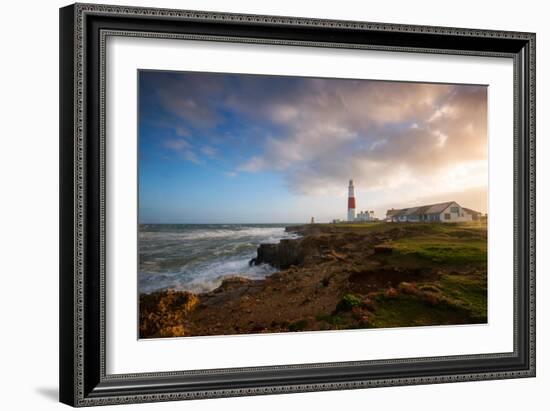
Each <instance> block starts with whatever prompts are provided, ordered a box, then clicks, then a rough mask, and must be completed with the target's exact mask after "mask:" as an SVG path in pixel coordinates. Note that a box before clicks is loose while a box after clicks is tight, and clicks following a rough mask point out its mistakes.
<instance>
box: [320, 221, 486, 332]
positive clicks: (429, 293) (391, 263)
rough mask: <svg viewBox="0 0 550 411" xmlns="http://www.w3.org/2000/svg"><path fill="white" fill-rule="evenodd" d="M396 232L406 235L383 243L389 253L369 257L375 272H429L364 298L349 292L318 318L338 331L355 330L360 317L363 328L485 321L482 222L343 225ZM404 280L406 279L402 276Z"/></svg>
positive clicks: (484, 245) (484, 246)
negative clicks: (338, 304)
mask: <svg viewBox="0 0 550 411" xmlns="http://www.w3.org/2000/svg"><path fill="white" fill-rule="evenodd" d="M342 229H344V228H343V227H342ZM395 229H397V230H403V231H404V234H403V235H402V236H401V237H400V238H398V239H396V240H390V241H386V242H384V243H382V244H381V246H384V247H388V248H390V249H391V250H392V251H391V253H388V254H381V255H375V256H373V258H374V259H375V260H376V262H377V263H378V266H377V267H378V270H379V271H386V272H404V273H406V272H414V273H432V274H430V275H428V276H427V277H428V278H425V277H424V278H421V279H416V278H414V277H413V278H411V279H410V280H408V279H407V280H406V281H402V282H400V283H399V284H398V285H397V286H393V287H382V288H380V289H379V290H377V291H375V292H370V293H368V295H363V294H360V293H353V290H352V292H351V293H347V294H345V295H344V296H343V297H342V299H341V302H340V308H341V309H337V310H336V311H335V312H334V313H332V315H328V316H325V317H320V318H319V319H323V320H324V321H326V322H327V323H330V324H331V325H332V326H337V328H357V324H356V321H357V319H358V318H363V322H364V323H365V325H364V326H365V327H367V328H370V327H372V328H385V327H400V326H422V325H445V324H461V323H463V324H466V323H467V324H472V323H485V322H486V321H487V227H486V224H484V223H479V222H472V223H457V224H414V223H409V224H397V223H396V224H388V223H371V224H349V225H348V224H346V225H345V230H353V231H356V232H358V233H359V232H377V233H381V234H383V233H384V232H387V231H389V230H395ZM336 230H338V228H336ZM403 277H404V279H406V274H403ZM421 277H422V276H421ZM365 301H367V303H365Z"/></svg>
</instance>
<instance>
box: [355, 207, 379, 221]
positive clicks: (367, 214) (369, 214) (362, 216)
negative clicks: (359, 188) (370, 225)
mask: <svg viewBox="0 0 550 411" xmlns="http://www.w3.org/2000/svg"><path fill="white" fill-rule="evenodd" d="M374 220H375V218H374V211H373V210H369V211H360V212H359V213H358V214H357V215H356V216H355V221H374Z"/></svg>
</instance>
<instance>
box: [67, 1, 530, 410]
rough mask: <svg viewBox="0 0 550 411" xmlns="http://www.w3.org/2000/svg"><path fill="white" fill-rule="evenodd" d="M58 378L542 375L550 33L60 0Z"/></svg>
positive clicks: (248, 380) (160, 389)
mask: <svg viewBox="0 0 550 411" xmlns="http://www.w3.org/2000/svg"><path fill="white" fill-rule="evenodd" d="M60 80H61V81H60V87H61V89H60V96H61V98H60V100H61V103H60V130H61V131H60V150H61V154H60V158H61V171H60V187H61V189H60V192H61V194H60V204H61V228H60V232H61V258H60V261H61V267H60V399H61V401H62V402H64V403H66V404H70V405H73V406H90V405H103V404H122V403H137V402H151V401H170V400H182V399H197V398H214V397H229V396H243V395H257V394H276V393H290V392H299V391H322V390H337V389H354V388H368V387H381V386H393V385H410V384H433V383H444V382H455V381H475V380H488V379H502V378H521V377H533V376H535V34H533V33H523V32H522V33H519V32H506V31H490V30H483V29H462V28H447V27H426V26H411V25H397V24H385V23H368V22H355V21H334V20H315V19H305V18H293V17H279V16H259V15H240V14H227V13H214V12H199V11H184V10H167V9H148V8H137V7H126V6H106V5H90V4H75V5H71V6H67V7H64V8H62V9H61V10H60Z"/></svg>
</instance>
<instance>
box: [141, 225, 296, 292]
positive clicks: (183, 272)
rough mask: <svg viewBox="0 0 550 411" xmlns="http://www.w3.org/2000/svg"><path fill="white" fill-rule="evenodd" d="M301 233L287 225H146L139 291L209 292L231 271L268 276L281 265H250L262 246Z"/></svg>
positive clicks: (238, 273)
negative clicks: (287, 230) (286, 230)
mask: <svg viewBox="0 0 550 411" xmlns="http://www.w3.org/2000/svg"><path fill="white" fill-rule="evenodd" d="M296 237H297V236H296V235H295V234H294V233H287V232H285V229H284V227H282V226H278V227H257V226H245V225H242V226H231V225H216V226H212V225H210V226H206V227H197V226H192V227H189V226H142V227H141V228H140V236H139V268H140V272H139V290H140V292H142V293H143V292H144V293H149V292H153V291H157V290H161V289H167V288H172V289H177V290H187V291H192V292H206V291H210V290H213V289H214V288H216V287H218V286H219V285H220V284H221V282H222V281H223V278H225V277H228V276H232V275H239V276H243V277H246V278H251V279H261V278H264V277H265V276H267V275H269V274H271V273H273V272H275V271H276V269H275V268H273V267H271V266H269V265H259V266H255V265H253V266H250V265H249V262H250V260H251V259H252V258H254V257H255V256H256V250H257V247H258V246H259V245H260V244H262V243H277V242H279V241H280V240H281V239H283V238H296Z"/></svg>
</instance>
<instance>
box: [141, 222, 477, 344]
mask: <svg viewBox="0 0 550 411" xmlns="http://www.w3.org/2000/svg"><path fill="white" fill-rule="evenodd" d="M422 227H424V225H419V224H416V225H414V224H413V225H395V224H387V223H378V224H363V225H349V226H348V225H345V224H341V225H317V224H316V225H304V226H292V227H287V231H291V232H295V233H297V234H299V235H300V237H299V238H296V239H284V240H281V241H280V242H279V243H278V244H261V245H260V246H259V247H258V250H257V256H256V257H255V258H254V259H252V260H251V262H250V263H251V264H264V263H267V264H270V265H271V266H273V267H276V268H277V269H279V270H280V271H278V272H276V273H274V274H272V275H270V276H268V277H266V278H265V279H262V280H251V279H247V278H243V277H239V276H238V275H235V276H233V277H228V278H226V279H224V280H223V282H222V284H221V285H220V286H219V287H218V288H216V289H215V290H213V291H210V292H207V293H201V294H193V293H190V292H187V291H174V290H165V291H160V292H155V293H151V294H142V295H141V296H140V337H141V338H153V337H175V336H200V335H203V336H204V335H230V334H250V333H272V332H289V331H307V330H331V329H347V328H377V327H388V326H413V325H431V324H464V323H475V322H485V321H486V308H485V314H484V315H483V312H482V311H480V310H479V309H478V307H477V306H476V307H470V306H469V305H468V304H469V303H470V301H469V300H468V299H467V298H463V299H465V300H467V301H462V300H460V299H459V298H457V297H459V296H458V295H456V293H454V294H453V292H447V291H446V288H445V287H446V285H447V283H449V281H454V280H456V279H459V280H460V281H462V280H463V279H464V281H466V280H468V281H470V283H471V282H472V281H474V282H475V283H476V284H477V285H480V286H481V291H479V290H478V289H477V288H476V289H475V290H474V291H475V292H476V293H478V294H480V295H481V297H479V295H478V294H476V295H475V298H477V299H479V298H482V297H483V295H482V294H483V284H485V306H486V262H485V264H483V262H481V263H479V262H477V260H476V261H469V262H468V264H466V265H464V264H457V263H456V262H454V263H453V262H452V261H444V262H441V261H439V262H438V261H431V260H429V259H428V260H426V259H425V258H420V259H418V258H416V257H414V256H413V255H409V254H407V253H406V252H403V251H402V249H401V245H400V244H402V242H404V241H407V240H408V239H410V238H413V239H414V238H419V239H422V238H427V237H426V236H429V235H439V233H435V234H434V233H433V232H432V231H433V230H432V228H429V227H428V228H426V229H423V228H422ZM455 231H456V235H457V237H456V242H457V243H460V244H462V242H463V240H464V238H467V237H468V236H472V238H475V239H476V241H477V240H478V239H481V240H483V238H485V242H486V229H485V230H479V229H477V228H475V229H470V228H460V230H455ZM451 234H452V233H451ZM445 235H447V236H449V233H445ZM451 238H454V237H451ZM483 282H484V283H483ZM465 283H467V282H465ZM478 283H479V284H478ZM468 284H469V283H468ZM477 285H476V287H477ZM478 291H479V292H478ZM472 301H474V300H472ZM475 301H477V300H475ZM392 307H393V308H392ZM407 307H408V308H407ZM402 309H406V310H408V311H406V312H407V313H408V312H410V311H411V310H413V311H414V310H417V311H418V315H416V316H413V317H412V318H411V317H410V316H408V315H404V314H403V315H399V312H400V311H401V310H402Z"/></svg>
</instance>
